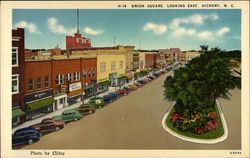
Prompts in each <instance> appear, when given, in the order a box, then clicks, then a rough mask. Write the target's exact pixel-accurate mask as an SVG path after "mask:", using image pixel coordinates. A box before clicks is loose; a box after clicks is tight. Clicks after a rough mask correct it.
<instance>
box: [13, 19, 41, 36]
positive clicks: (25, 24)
mask: <svg viewBox="0 0 250 158" xmlns="http://www.w3.org/2000/svg"><path fill="white" fill-rule="evenodd" d="M14 26H15V27H16V28H18V27H19V28H26V29H28V31H29V32H30V33H34V34H41V32H40V31H38V29H37V26H36V25H35V24H33V23H29V22H27V21H20V22H18V23H16V24H15V25H14Z"/></svg>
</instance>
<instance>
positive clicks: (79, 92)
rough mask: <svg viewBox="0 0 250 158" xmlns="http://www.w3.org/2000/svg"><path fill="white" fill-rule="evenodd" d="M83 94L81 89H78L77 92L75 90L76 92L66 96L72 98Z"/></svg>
mask: <svg viewBox="0 0 250 158" xmlns="http://www.w3.org/2000/svg"><path fill="white" fill-rule="evenodd" d="M82 93H83V90H82V89H79V90H76V91H73V92H70V93H68V96H69V97H73V96H76V95H80V94H82Z"/></svg>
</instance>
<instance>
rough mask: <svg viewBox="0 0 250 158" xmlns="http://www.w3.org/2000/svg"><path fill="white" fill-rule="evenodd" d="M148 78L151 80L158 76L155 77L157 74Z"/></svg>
mask: <svg viewBox="0 0 250 158" xmlns="http://www.w3.org/2000/svg"><path fill="white" fill-rule="evenodd" d="M148 78H150V79H151V80H154V79H156V77H155V76H148Z"/></svg>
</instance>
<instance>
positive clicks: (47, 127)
mask: <svg viewBox="0 0 250 158" xmlns="http://www.w3.org/2000/svg"><path fill="white" fill-rule="evenodd" d="M64 126H65V124H64V122H62V121H55V120H53V119H52V118H46V119H43V120H42V121H41V122H40V123H38V124H34V125H31V126H30V127H33V128H35V129H36V130H37V131H39V132H41V133H44V132H52V131H58V130H60V129H62V128H64Z"/></svg>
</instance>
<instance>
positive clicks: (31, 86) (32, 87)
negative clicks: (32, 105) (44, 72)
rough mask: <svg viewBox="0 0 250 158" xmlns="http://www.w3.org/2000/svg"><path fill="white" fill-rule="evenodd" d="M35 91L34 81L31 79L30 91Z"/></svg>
mask: <svg viewBox="0 0 250 158" xmlns="http://www.w3.org/2000/svg"><path fill="white" fill-rule="evenodd" d="M33 89H34V79H33V78H30V79H29V91H32V90H33Z"/></svg>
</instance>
